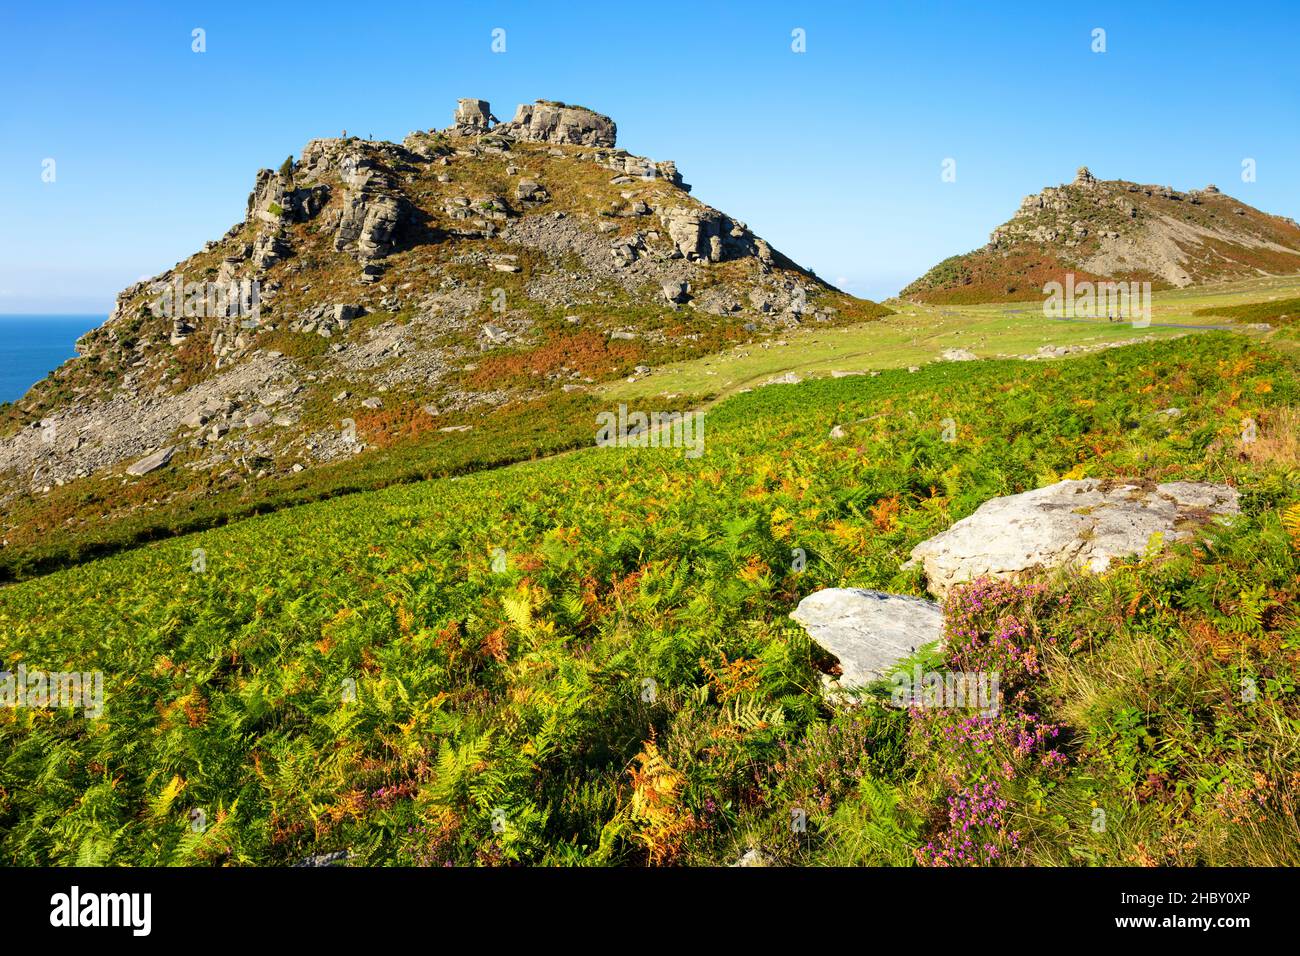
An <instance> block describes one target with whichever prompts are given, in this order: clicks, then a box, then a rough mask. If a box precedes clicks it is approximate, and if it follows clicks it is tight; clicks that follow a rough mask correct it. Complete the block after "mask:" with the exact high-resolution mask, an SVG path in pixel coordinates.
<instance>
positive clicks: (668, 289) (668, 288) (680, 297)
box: [661, 282, 686, 303]
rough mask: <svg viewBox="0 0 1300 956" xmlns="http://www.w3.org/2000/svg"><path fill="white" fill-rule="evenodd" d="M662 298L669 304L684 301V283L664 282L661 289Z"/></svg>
mask: <svg viewBox="0 0 1300 956" xmlns="http://www.w3.org/2000/svg"><path fill="white" fill-rule="evenodd" d="M661 288H662V290H663V294H664V298H665V299H667V300H668V301H669V302H673V303H678V302H685V301H686V283H685V282H665V283H664V284H663V286H662V287H661Z"/></svg>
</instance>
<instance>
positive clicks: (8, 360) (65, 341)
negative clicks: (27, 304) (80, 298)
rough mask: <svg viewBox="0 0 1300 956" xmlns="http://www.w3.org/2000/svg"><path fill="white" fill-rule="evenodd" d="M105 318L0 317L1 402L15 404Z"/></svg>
mask: <svg viewBox="0 0 1300 956" xmlns="http://www.w3.org/2000/svg"><path fill="white" fill-rule="evenodd" d="M107 318H108V316H106V315H0V402H15V401H17V400H18V399H20V398H22V397H23V395H25V394H27V390H28V389H29V388H31V387H32V386H33V385H35V384H36V383H37V382H39V381H40V380H41V379H43V378H44V377H45V376H46V375H49V374H50V373H51V372H53V371H54V370H55V369H56V368H58V367H59V366H60V365H62V364H63V363H64V362H66V361H67V360H68V359H70V358H72V357H73V356H74V355H76V354H77V350H76V348H74V345H75V343H76V341H77V339H79V338H80V337H81V336H82V335H84V334H85V333H86V332H89V331H90V330H91V329H93V328H95V327H96V326H98V325H103V324H104V322H105V320H106V319H107Z"/></svg>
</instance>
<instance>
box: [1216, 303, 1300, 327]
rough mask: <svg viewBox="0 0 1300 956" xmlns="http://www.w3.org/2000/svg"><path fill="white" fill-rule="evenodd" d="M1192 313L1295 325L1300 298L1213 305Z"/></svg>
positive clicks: (1242, 320) (1237, 319)
mask: <svg viewBox="0 0 1300 956" xmlns="http://www.w3.org/2000/svg"><path fill="white" fill-rule="evenodd" d="M1192 314H1193V315H1214V316H1219V317H1221V318H1225V319H1232V320H1234V321H1236V322H1282V323H1285V324H1289V325H1294V324H1295V323H1296V322H1300V298H1290V299H1278V298H1273V299H1270V300H1269V301H1267V302H1247V303H1245V304H1244V305H1211V306H1207V307H1205V308H1203V309H1197V310H1196V311H1195V312H1193V313H1192Z"/></svg>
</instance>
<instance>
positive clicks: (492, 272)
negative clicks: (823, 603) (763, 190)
mask: <svg viewBox="0 0 1300 956" xmlns="http://www.w3.org/2000/svg"><path fill="white" fill-rule="evenodd" d="M616 135H617V128H616V126H615V123H614V122H613V120H611V119H610V118H609V117H607V116H603V115H601V114H599V113H595V112H593V111H591V110H589V109H585V108H582V107H576V106H569V105H565V104H563V103H557V102H553V101H538V102H536V103H533V104H527V105H522V106H520V107H519V108H518V110H517V112H516V114H515V116H514V118H513V119H512V120H511V121H509V122H498V121H497V120H496V118H495V117H494V116H493V115H492V112H491V108H490V106H489V104H488V103H486V102H484V101H482V100H474V99H466V100H461V101H460V102H459V104H458V106H457V108H456V110H455V113H454V117H453V123H452V125H451V126H450V127H448V128H445V129H441V130H428V131H418V132H414V133H412V134H410V135H409V136H407V137H406V139H405V140H404V141H403V142H402V143H400V144H399V143H390V142H375V141H368V140H364V139H359V138H357V137H354V136H347V135H346V134H345V135H344V136H342V137H339V138H332V139H316V140H312V141H311V142H309V143H308V144H307V145H306V147H304V149H303V150H302V154H301V155H300V156H299V157H297V158H296V159H295V158H293V157H290V158H289V159H287V160H285V162H284V163H283V164H282V165H281V166H280V167H279V169H278V170H270V169H263V170H261V171H260V172H258V173H257V176H256V178H255V181H254V184H253V190H252V193H251V194H250V196H249V197H248V202H247V207H246V209H245V210H244V217H243V219H242V221H240V222H239V223H237V224H236V225H235V226H233V227H232V228H231V229H230V230H229V231H228V232H227V233H226V234H225V235H223V236H222V237H221V238H219V239H217V240H215V241H212V242H209V243H207V244H206V245H205V246H204V248H203V249H202V250H201V251H199V252H197V253H196V254H194V255H192V256H190V257H189V258H187V259H185V260H184V261H182V262H180V263H177V265H176V266H175V267H174V268H172V269H169V270H168V271H166V272H164V273H163V274H161V275H159V276H157V277H155V278H154V279H151V280H147V281H142V282H139V283H137V284H135V285H133V286H131V287H130V288H128V289H126V290H125V291H123V292H122V293H121V294H120V295H119V296H118V297H117V302H116V306H115V308H114V309H113V311H112V314H111V315H110V317H109V319H108V321H107V322H105V323H104V325H102V326H101V327H99V328H97V329H95V330H93V331H91V332H90V333H88V334H87V335H85V336H84V337H83V338H82V339H81V341H80V342H78V345H77V348H78V352H79V357H77V358H75V359H73V360H71V361H70V362H68V363H66V364H65V365H64V366H62V367H61V368H60V369H58V370H57V371H56V372H54V373H53V374H51V375H50V376H49V377H48V378H46V379H45V380H44V381H42V382H40V383H38V384H37V385H36V386H34V387H33V388H32V389H31V391H30V392H29V393H28V394H27V395H26V396H25V397H24V398H23V399H22V400H20V401H19V402H17V403H15V404H13V405H10V406H5V407H3V408H0V508H3V509H4V510H5V511H6V512H7V514H6V519H7V520H5V521H4V528H3V529H0V530H3V539H4V542H5V546H9V545H12V544H14V543H15V542H16V541H20V540H23V539H24V538H29V537H31V536H32V535H34V534H37V533H45V532H48V531H50V530H57V528H55V527H54V526H53V525H54V524H55V523H57V524H58V525H59V526H60V527H61V526H63V525H66V524H69V523H71V524H77V523H79V522H80V523H83V524H84V523H86V522H90V523H94V522H98V521H101V520H103V519H105V518H111V517H112V516H113V515H114V514H115V513H117V512H119V511H120V510H121V509H122V508H124V507H131V508H138V507H151V506H155V505H157V504H158V503H159V502H160V501H166V500H171V499H175V498H176V497H177V496H181V497H184V496H187V495H188V496H190V497H194V496H196V495H200V494H203V495H206V494H210V493H212V492H214V491H218V490H221V489H223V488H234V487H241V486H243V487H246V486H247V484H248V483H249V482H250V481H259V482H267V481H274V480H275V479H277V478H286V477H290V476H297V475H298V474H299V473H300V472H303V471H311V470H312V469H313V468H317V467H320V466H322V465H327V464H331V463H334V464H337V463H338V462H340V461H344V460H348V461H351V460H354V459H355V460H357V462H358V464H359V465H363V464H364V456H365V453H366V452H368V451H371V450H373V449H375V448H380V447H390V446H392V445H393V444H394V443H400V442H410V441H419V440H422V439H424V438H425V437H427V436H430V435H432V436H434V437H436V436H438V435H439V434H440V433H444V432H445V433H453V434H454V433H455V432H463V431H468V430H470V429H472V428H474V427H476V424H478V423H481V422H482V421H483V418H484V416H488V415H490V414H492V413H494V412H496V411H498V410H500V409H502V408H505V407H509V406H512V405H515V406H517V405H519V404H520V403H530V402H531V403H534V404H535V403H537V402H539V401H545V400H546V399H547V398H548V396H571V395H572V394H573V393H582V392H584V391H585V390H587V389H588V388H589V387H591V386H593V385H596V384H598V383H599V382H601V381H602V380H608V379H612V378H616V377H626V376H629V375H635V376H644V375H647V374H653V368H654V365H655V364H656V363H657V362H662V361H667V360H671V359H677V358H686V357H691V356H693V355H698V354H703V353H707V352H711V351H716V350H718V349H720V348H723V347H725V346H727V345H729V344H731V343H733V342H737V341H742V342H743V341H746V340H748V339H751V338H761V337H763V336H765V335H767V334H769V333H778V332H780V331H781V330H784V329H787V328H789V327H792V326H795V325H798V324H800V323H805V322H823V323H842V322H849V321H857V320H861V319H865V318H874V317H877V316H879V315H881V314H884V313H886V312H887V310H885V309H882V308H881V307H879V306H877V305H875V304H874V303H870V302H866V301H864V300H859V299H855V298H853V297H851V296H848V295H846V294H844V293H841V292H839V291H838V290H835V289H833V288H831V287H830V286H828V285H827V284H825V283H824V282H822V281H820V280H819V279H817V278H816V277H815V276H814V275H812V274H811V273H810V272H808V271H807V270H805V269H802V268H800V267H799V266H797V265H796V264H795V263H793V262H791V261H790V260H789V259H787V258H786V257H785V256H783V255H781V254H780V253H779V252H777V251H776V250H775V249H774V248H772V246H770V245H769V244H768V243H767V242H766V241H765V240H764V239H762V238H760V237H759V236H757V235H755V234H754V233H753V232H752V231H750V229H749V228H748V227H747V226H746V225H745V223H743V222H741V221H739V220H737V219H733V218H732V217H730V216H728V215H726V214H724V213H722V212H720V211H719V210H717V209H714V208H712V207H710V206H708V205H706V204H704V203H703V202H700V201H699V200H697V199H695V198H694V197H692V196H691V195H690V187H689V186H688V185H686V184H685V183H683V182H682V178H681V176H680V174H679V173H678V171H677V168H676V166H675V165H674V164H673V163H672V162H669V161H664V160H657V161H656V160H651V159H648V158H645V157H640V156H634V155H631V154H629V153H628V152H626V151H625V150H621V149H619V148H618V147H617V145H616ZM533 424H534V426H535V427H536V426H537V424H538V422H536V421H535V422H534V423H533ZM593 427H594V426H593ZM164 472H165V473H167V474H169V475H171V476H173V477H172V478H171V479H169V482H168V483H166V484H161V483H158V482H156V481H155V482H153V483H152V484H150V485H148V486H147V487H148V490H147V492H146V491H141V492H140V493H139V494H138V495H136V498H138V499H140V500H137V501H136V502H135V503H133V504H130V505H127V504H124V501H126V500H127V499H129V498H130V494H127V493H125V492H123V493H116V492H114V489H116V488H118V486H119V485H123V486H125V485H134V484H135V483H136V481H137V479H139V478H140V477H141V476H144V475H150V476H151V478H156V474H155V473H157V474H162V473H164ZM69 488H76V489H87V488H89V489H91V490H90V491H89V492H84V491H80V490H78V491H75V492H69V491H68V489H69ZM43 496H51V497H50V498H49V501H50V504H49V506H48V507H45V508H44V509H43V510H42V506H41V505H40V502H41V501H42V500H43ZM87 496H89V497H87ZM246 496H247V495H246ZM33 502H35V504H33ZM56 519H57V521H56Z"/></svg>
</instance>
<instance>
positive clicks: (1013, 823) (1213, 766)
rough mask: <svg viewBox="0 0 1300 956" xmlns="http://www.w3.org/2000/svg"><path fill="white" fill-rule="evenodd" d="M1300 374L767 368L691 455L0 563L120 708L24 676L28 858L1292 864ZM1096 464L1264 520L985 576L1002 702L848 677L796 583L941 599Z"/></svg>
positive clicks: (1140, 353) (532, 475) (963, 614)
mask: <svg viewBox="0 0 1300 956" xmlns="http://www.w3.org/2000/svg"><path fill="white" fill-rule="evenodd" d="M910 318H912V317H909V316H904V317H900V318H899V319H898V320H897V321H899V322H902V321H904V320H906V319H910ZM891 321H892V320H891ZM970 321H976V320H975V319H971V320H970ZM987 321H989V322H991V323H996V322H998V321H1001V322H1007V321H1009V320H1008V319H1007V318H1006V317H1005V316H1004V317H1002V318H996V317H994V316H989V317H988V319H987ZM993 328H994V326H993V325H990V326H989V331H990V333H991V332H992V330H993ZM1061 328H1062V329H1065V328H1067V326H1065V325H1064V324H1062V326H1061ZM1088 331H1089V332H1091V330H1088ZM1071 332H1073V330H1072V329H1071ZM840 334H847V333H840ZM1098 334H1099V333H1098ZM1126 334H1131V333H1126ZM962 338H965V336H963V337H962ZM971 338H972V339H973V338H974V336H972V337H971ZM1027 341H1032V339H1028V340H1027ZM947 344H948V343H947V342H945V343H944V345H945V346H946V345H947ZM961 345H962V346H963V347H972V346H971V344H970V340H967V341H963V342H962V343H961ZM994 347H997V348H1005V346H1001V345H997V346H994ZM1020 347H1023V345H1021V344H1018V345H1016V346H1014V348H1020ZM936 350H937V347H933V348H930V349H929V350H928V351H929V354H931V355H933V353H934V351H936ZM974 350H976V351H978V349H974ZM1007 350H1008V351H1010V350H1011V349H1007ZM837 360H838V357H836V358H834V359H831V360H830V361H832V362H833V361H837ZM906 361H907V359H901V360H900V363H905V362H906ZM832 367H834V366H832ZM1296 372H1297V368H1296V365H1295V362H1294V360H1293V359H1292V358H1290V357H1289V356H1288V355H1286V354H1283V353H1280V352H1278V351H1276V350H1273V349H1271V348H1269V347H1267V346H1264V345H1261V344H1259V343H1258V342H1255V341H1254V340H1252V339H1251V338H1249V337H1247V336H1244V335H1237V334H1229V333H1207V334H1204V335H1194V336H1187V337H1184V338H1182V339H1179V340H1177V341H1174V342H1159V343H1151V344H1146V345H1140V346H1134V347H1128V348H1122V349H1115V350H1109V351H1104V352H1100V353H1097V354H1095V355H1089V356H1085V357H1082V358H1077V359H1071V360H1068V361H1062V362H1042V363H1037V362H1036V363H1024V362H1012V361H988V362H966V363H939V364H931V365H927V366H925V367H924V368H922V369H921V370H920V371H918V372H916V373H914V374H909V373H908V372H906V371H903V370H899V369H894V370H886V371H884V372H882V373H881V374H880V375H879V376H878V377H865V376H864V377H854V378H844V379H836V380H832V379H825V380H819V381H815V382H807V383H804V384H801V385H795V386H788V387H780V388H765V389H758V390H755V391H753V392H751V393H749V394H742V395H737V396H735V397H733V398H731V399H729V400H727V401H724V402H722V403H720V404H718V405H716V406H715V407H713V408H712V409H711V410H710V411H709V412H708V416H707V425H706V447H705V453H704V454H703V455H702V456H700V457H699V458H695V459H692V458H686V457H683V456H682V454H681V452H680V451H676V452H675V451H673V450H670V449H657V450H655V449H643V450H636V449H613V448H609V449H598V448H588V449H586V450H583V451H578V452H574V453H572V454H569V455H565V456H562V457H558V458H554V459H551V460H546V461H538V462H531V463H525V464H520V465H514V466H511V467H508V468H503V469H498V470H495V471H486V472H480V473H476V474H468V475H465V476H463V477H453V478H447V479H441V480H435V481H427V482H419V483H415V484H407V485H402V486H399V487H391V488H387V489H384V490H380V491H374V492H368V493H365V494H357V495H350V496H347V497H343V498H339V499H337V500H334V501H330V502H321V503H315V504H309V505H305V506H301V507H296V508H292V509H287V510H283V511H281V512H279V513H277V514H273V515H267V516H262V517H255V518H250V519H248V520H244V521H241V522H239V523H237V524H235V525H232V526H230V527H227V528H218V529H213V530H208V531H204V532H202V533H200V534H193V535H189V536H186V537H180V538H175V539H172V540H169V541H165V542H159V543H155V544H151V545H148V546H145V547H141V548H138V549H136V550H134V551H131V552H128V553H124V554H119V555H115V556H112V557H109V558H105V559H102V560H98V561H93V562H90V563H87V564H85V565H83V566H81V567H79V568H75V569H70V570H66V571H60V572H56V573H53V574H50V575H48V576H46V577H44V578H42V579H39V580H36V581H30V582H25V583H21V584H17V585H11V586H8V587H5V588H3V589H0V660H2V661H3V662H4V666H5V667H6V668H8V669H10V670H13V669H14V668H15V667H17V666H18V665H20V664H21V665H22V666H24V667H25V668H26V669H27V670H28V671H36V670H45V671H66V670H74V669H75V670H77V671H86V672H90V671H95V670H99V671H102V672H103V675H104V676H103V679H104V686H105V693H106V700H105V707H104V713H103V715H102V716H100V717H96V718H87V717H86V716H84V715H83V714H81V713H79V712H76V711H74V710H73V709H71V708H66V707H65V708H60V709H56V708H49V707H45V708H42V707H31V706H29V707H20V708H16V709H7V708H0V859H3V860H4V861H6V862H11V863H17V864H34V863H83V864H97V863H116V864H135V865H144V864H287V863H292V862H295V861H297V860H301V859H302V858H304V857H305V856H307V855H310V854H321V853H347V854H348V857H347V859H348V861H349V862H351V863H354V864H364V863H370V864H408V865H444V864H455V865H461V864H481V865H497V864H505V863H513V862H522V863H532V864H555V865H567V864H652V865H661V864H684V865H701V864H725V863H730V862H733V861H734V860H735V859H736V858H738V857H739V856H740V854H742V853H743V852H745V851H746V850H747V849H749V848H759V849H760V850H761V852H762V853H763V854H764V855H766V856H767V857H769V858H770V859H772V860H774V861H777V862H781V863H788V864H858V863H867V864H891V865H911V864H917V863H919V864H923V865H953V864H956V865H963V864H972V863H990V864H1018V863H1050V864H1103V865H1111V864H1140V865H1146V864H1153V863H1182V864H1211V865H1213V864H1226V863H1235V864H1296V863H1300V824H1298V823H1297V816H1296V806H1295V794H1296V793H1297V792H1300V753H1298V752H1297V750H1298V748H1300V743H1298V742H1300V699H1298V698H1297V695H1296V677H1297V669H1298V665H1300V621H1298V620H1297V616H1296V612H1295V608H1296V606H1297V599H1300V508H1297V503H1298V502H1300V491H1297V478H1300V449H1298V448H1297V437H1296V433H1297V429H1298V426H1300V384H1298V381H1297V375H1296ZM758 374H760V375H761V374H767V370H766V369H764V370H763V371H762V372H760V373H758ZM652 378H653V377H652ZM738 380H739V373H737V381H738ZM647 381H649V380H647ZM716 391H722V389H721V388H719V389H717V390H716ZM1170 407H1177V408H1179V409H1181V410H1182V412H1181V414H1180V415H1179V416H1178V417H1176V418H1172V419H1171V418H1170V417H1168V416H1165V415H1162V414H1159V413H1160V412H1162V411H1164V410H1166V409H1168V408H1170ZM1247 417H1249V418H1251V419H1252V420H1253V421H1255V422H1257V423H1258V435H1257V440H1255V441H1253V442H1249V443H1247V442H1243V440H1242V437H1241V432H1242V425H1241V423H1242V420H1243V418H1247ZM949 418H950V419H953V420H954V421H955V422H956V424H957V440H956V441H954V442H946V441H943V440H942V439H941V428H942V426H941V422H942V421H943V420H944V419H949ZM835 425H839V426H840V427H841V428H842V429H843V431H844V437H843V438H839V439H834V438H831V437H829V432H830V430H831V429H832V427H833V426H835ZM1065 476H1069V477H1082V476H1101V477H1107V476H1124V477H1127V478H1140V479H1159V480H1171V479H1174V478H1187V479H1204V480H1213V481H1229V482H1232V483H1234V484H1235V485H1236V486H1237V487H1238V489H1239V491H1240V492H1241V494H1242V501H1243V511H1244V514H1243V515H1242V517H1241V518H1240V519H1238V520H1237V521H1235V522H1234V523H1232V524H1231V525H1230V526H1224V527H1218V526H1216V527H1212V528H1211V529H1210V530H1209V531H1207V532H1206V535H1205V537H1204V538H1202V539H1200V540H1199V541H1198V542H1197V543H1194V544H1191V545H1180V546H1178V547H1174V548H1170V549H1164V550H1162V549H1158V548H1154V547H1153V548H1151V549H1149V551H1148V553H1147V554H1145V555H1141V556H1135V558H1134V559H1133V560H1131V561H1129V562H1126V563H1123V564H1122V565H1120V566H1118V567H1116V568H1114V569H1112V570H1111V571H1109V572H1107V573H1106V574H1105V575H1101V576H1074V575H1063V576H1052V577H1044V578H1042V579H1040V580H1037V581H1027V582H1022V583H1019V584H1017V585H1014V586H1002V585H994V584H989V583H981V584H977V585H975V586H973V587H972V588H970V589H967V590H965V591H961V592H958V593H957V594H955V595H954V596H953V598H952V599H951V600H950V602H949V604H948V606H947V608H946V614H947V628H948V635H949V640H948V646H947V649H946V651H945V652H944V657H943V661H944V663H945V665H946V666H949V667H952V668H963V667H969V666H970V665H972V664H973V663H978V664H979V666H982V667H996V668H999V669H1000V670H1001V671H1002V673H1003V674H1004V678H1003V687H1004V691H1005V694H1006V699H1005V701H1004V706H1003V708H1002V710H1001V712H1000V713H999V714H998V715H996V716H994V717H991V718H987V719H983V718H970V717H967V716H964V715H963V714H962V713H960V712H945V711H923V712H922V711H905V710H897V709H894V708H892V707H889V706H886V705H885V704H883V703H880V702H877V701H874V700H872V699H870V698H869V699H868V700H867V701H866V702H865V703H864V704H863V705H862V706H859V707H855V708H847V709H833V708H831V707H829V706H828V705H827V704H826V703H825V702H824V700H823V699H822V697H821V694H820V692H819V687H820V683H821V679H822V675H823V673H825V672H826V670H827V669H828V667H829V662H828V661H827V660H826V659H825V657H824V655H822V654H821V653H820V652H818V651H817V649H816V648H815V647H814V646H813V645H812V644H811V643H810V642H809V641H808V640H807V638H806V637H805V636H804V634H803V633H802V631H801V630H800V629H799V628H798V627H797V626H796V625H794V624H793V623H792V622H791V621H789V619H788V617H787V615H788V613H789V612H790V611H791V610H792V609H793V608H794V607H795V605H796V604H797V603H798V601H799V599H800V598H801V597H802V596H803V595H806V594H808V593H810V592H811V591H814V590H816V589H818V588H822V587H828V586H836V585H852V586H867V587H880V588H884V589H889V590H894V591H898V592H902V593H913V594H916V593H921V584H922V582H921V580H920V579H919V577H918V574H919V572H917V571H903V570H902V569H901V567H900V565H901V563H902V561H903V559H905V557H906V556H907V553H908V551H909V550H910V548H911V547H912V546H913V545H914V544H916V543H917V542H918V541H920V540H922V539H924V538H925V537H928V536H930V535H932V534H934V533H936V532H938V531H940V530H942V529H944V528H946V527H948V526H949V524H951V522H952V521H954V520H956V519H959V518H961V517H963V516H964V515H967V514H969V513H970V512H971V511H973V510H974V509H975V508H976V507H977V506H978V505H979V504H980V503H981V502H983V501H985V500H987V499H988V498H990V497H993V496H995V495H1001V494H1008V493H1013V492H1018V491H1023V490H1026V489H1029V488H1033V487H1037V486H1040V485H1042V484H1045V483H1049V482H1052V481H1056V480H1058V479H1059V478H1061V477H1065ZM795 548H802V549H804V551H805V552H806V554H807V556H808V563H807V566H806V568H805V569H803V570H802V571H801V572H798V571H796V570H795V568H794V567H793V566H792V561H791V555H792V552H793V549H795ZM1246 687H1249V688H1251V689H1252V693H1251V694H1249V695H1248V694H1246V693H1245V692H1244V688H1246ZM1098 810H1100V811H1102V816H1101V817H1100V818H1099V817H1098V814H1097V811H1098ZM1099 819H1101V820H1102V821H1103V825H1101V826H1100V827H1099V826H1098V820H1099ZM792 821H801V825H798V826H796V825H792ZM968 838H970V839H971V842H970V843H969V844H968V843H967V839H968Z"/></svg>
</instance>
